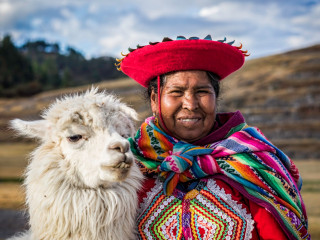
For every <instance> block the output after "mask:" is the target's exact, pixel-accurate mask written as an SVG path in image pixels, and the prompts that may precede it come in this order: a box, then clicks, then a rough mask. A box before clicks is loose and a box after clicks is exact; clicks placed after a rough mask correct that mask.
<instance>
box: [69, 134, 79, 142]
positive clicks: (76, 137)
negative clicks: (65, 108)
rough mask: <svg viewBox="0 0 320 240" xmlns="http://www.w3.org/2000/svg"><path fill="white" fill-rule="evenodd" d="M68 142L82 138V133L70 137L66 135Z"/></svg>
mask: <svg viewBox="0 0 320 240" xmlns="http://www.w3.org/2000/svg"><path fill="white" fill-rule="evenodd" d="M67 139H68V141H69V142H78V141H79V140H80V139H82V135H79V134H78V135H73V136H70V137H67Z"/></svg>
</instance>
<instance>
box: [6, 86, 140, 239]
mask: <svg viewBox="0 0 320 240" xmlns="http://www.w3.org/2000/svg"><path fill="white" fill-rule="evenodd" d="M43 118H44V119H43V120H39V121H34V122H25V121H22V120H14V121H13V122H12V126H13V128H14V129H16V130H17V131H18V132H19V133H20V134H24V135H27V136H29V137H36V138H38V139H40V141H41V144H40V146H39V147H38V148H37V149H36V150H35V151H34V152H33V153H32V154H31V158H30V162H29V165H28V167H27V170H26V178H25V183H24V186H25V188H26V205H27V208H28V211H29V215H30V230H29V231H28V232H26V233H24V234H22V235H21V236H16V237H13V238H11V239H10V240H17V239H19V240H22V239H28V240H29V239H30V240H40V239H41V240H42V239H48V240H49V239H52V240H53V239H55V240H56V239H77V240H82V239H83V240H88V239H90V240H93V239H110V240H111V239H112V240H117V239H119V240H124V239H134V238H135V230H134V229H135V216H136V209H137V204H138V200H137V191H138V189H139V188H140V183H141V180H142V175H141V173H140V171H139V169H138V167H137V166H136V165H135V163H134V160H133V155H132V153H131V152H130V149H129V143H128V141H127V140H126V137H128V136H132V134H133V133H134V125H133V120H134V119H136V112H135V111H134V110H133V109H131V108H129V107H127V106H126V105H124V104H123V103H121V102H120V101H119V100H117V99H116V98H114V97H113V96H110V95H107V94H105V93H98V92H97V90H96V89H92V90H91V91H88V92H87V93H85V94H83V95H77V96H70V97H66V98H65V99H63V100H58V101H57V102H56V103H54V104H53V105H52V106H51V107H50V108H49V109H48V110H47V111H46V112H45V113H44V115H43ZM77 134H80V135H81V136H82V139H80V140H79V141H78V142H70V141H68V136H70V135H71V136H72V135H77ZM69 140H70V139H69ZM123 161H125V162H127V163H128V164H129V165H130V168H129V170H127V169H128V166H126V167H124V166H123V165H122V166H121V164H120V163H123ZM110 166H111V167H110Z"/></svg>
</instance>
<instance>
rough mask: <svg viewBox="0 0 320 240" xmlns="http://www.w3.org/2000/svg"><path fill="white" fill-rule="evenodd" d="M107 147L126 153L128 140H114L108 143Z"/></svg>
mask: <svg viewBox="0 0 320 240" xmlns="http://www.w3.org/2000/svg"><path fill="white" fill-rule="evenodd" d="M109 149H111V150H115V151H117V152H121V153H126V152H128V151H129V142H128V141H126V140H123V141H120V140H118V141H114V142H112V143H111V144H110V145H109Z"/></svg>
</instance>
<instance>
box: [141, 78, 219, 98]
mask: <svg viewBox="0 0 320 240" xmlns="http://www.w3.org/2000/svg"><path fill="white" fill-rule="evenodd" d="M207 75H208V77H209V81H210V83H211V85H212V87H213V89H214V92H215V94H216V98H218V97H219V93H220V77H219V76H218V75H217V74H215V73H213V72H207ZM165 79H166V74H163V75H161V76H160V87H162V86H163V85H164V83H165ZM152 90H153V91H154V92H155V93H157V92H158V79H157V78H154V79H152V80H151V81H150V83H149V86H148V88H147V91H146V94H145V95H146V98H147V99H149V100H150V96H151V93H152Z"/></svg>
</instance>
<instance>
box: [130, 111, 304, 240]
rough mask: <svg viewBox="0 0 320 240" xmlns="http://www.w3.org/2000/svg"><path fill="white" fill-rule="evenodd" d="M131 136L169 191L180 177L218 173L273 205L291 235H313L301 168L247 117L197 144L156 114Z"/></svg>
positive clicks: (143, 162) (141, 160)
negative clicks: (173, 132) (172, 131)
mask: <svg viewBox="0 0 320 240" xmlns="http://www.w3.org/2000/svg"><path fill="white" fill-rule="evenodd" d="M129 141H130V144H131V150H132V151H133V153H134V154H135V156H136V159H137V162H138V165H139V166H140V168H141V170H142V172H143V173H144V174H145V175H150V174H151V175H154V174H156V175H158V176H159V178H160V180H161V181H162V182H163V190H164V193H165V194H167V195H170V194H172V192H173V190H174V189H175V188H176V186H177V184H178V183H179V182H188V181H190V180H194V179H201V178H205V177H208V176H216V177H218V178H220V179H222V180H228V183H229V184H231V185H232V186H233V187H235V188H236V189H238V191H240V192H241V193H242V194H243V195H244V196H245V197H247V198H248V199H249V200H252V201H254V202H256V203H257V204H259V205H260V206H262V207H265V208H267V209H268V210H269V211H270V212H271V213H272V214H273V216H274V217H275V218H276V220H277V221H278V222H279V224H280V225H281V226H282V228H283V229H284V231H285V232H286V234H287V236H288V237H289V238H290V239H308V238H310V235H309V234H308V232H307V216H306V211H305V207H304V204H303V201H302V198H301V195H300V189H301V184H302V181H301V177H300V175H299V172H298V170H297V168H296V167H295V165H294V163H293V162H292V161H291V160H290V159H289V158H288V157H287V156H286V155H285V154H284V153H283V152H282V151H280V150H279V149H278V148H276V147H275V146H274V145H273V144H272V143H270V141H268V140H267V139H266V137H265V136H264V135H263V134H262V133H261V132H260V131H259V129H257V128H254V127H248V126H247V125H246V123H245V122H242V123H240V124H238V125H236V126H233V127H232V128H230V129H229V131H228V132H227V133H226V135H225V136H224V137H223V138H222V140H220V141H217V142H212V143H210V144H207V145H204V146H196V145H193V144H190V143H186V142H183V141H179V140H177V139H175V138H173V137H171V136H169V135H168V134H166V133H165V132H164V131H162V130H161V128H160V127H159V126H158V125H157V124H155V122H154V118H153V117H151V118H148V119H146V121H145V122H144V123H143V124H142V125H141V127H140V129H139V130H138V132H137V134H136V136H135V137H134V138H133V139H132V138H131V139H129Z"/></svg>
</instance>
